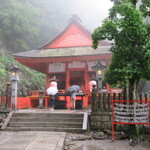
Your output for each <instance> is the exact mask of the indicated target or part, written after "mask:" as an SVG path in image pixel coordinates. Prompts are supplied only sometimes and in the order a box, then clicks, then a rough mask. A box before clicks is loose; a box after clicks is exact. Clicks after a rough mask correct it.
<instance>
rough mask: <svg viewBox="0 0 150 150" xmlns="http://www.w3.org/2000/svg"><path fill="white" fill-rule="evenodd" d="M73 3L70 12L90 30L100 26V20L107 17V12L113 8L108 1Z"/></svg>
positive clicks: (96, 0)
mask: <svg viewBox="0 0 150 150" xmlns="http://www.w3.org/2000/svg"><path fill="white" fill-rule="evenodd" d="M74 3H75V5H74V7H73V8H72V10H73V11H74V13H75V14H78V16H79V17H80V19H81V20H82V24H83V25H85V26H86V27H87V28H89V29H90V30H93V29H94V28H96V27H98V26H100V25H101V24H102V20H104V19H105V18H106V17H107V16H108V10H109V9H110V8H111V7H112V6H113V3H112V2H111V1H110V0H75V1H74Z"/></svg>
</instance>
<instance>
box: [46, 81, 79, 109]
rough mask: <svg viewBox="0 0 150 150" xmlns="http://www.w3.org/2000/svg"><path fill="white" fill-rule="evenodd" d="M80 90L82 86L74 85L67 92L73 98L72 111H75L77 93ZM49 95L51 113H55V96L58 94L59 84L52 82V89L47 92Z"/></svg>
mask: <svg viewBox="0 0 150 150" xmlns="http://www.w3.org/2000/svg"><path fill="white" fill-rule="evenodd" d="M79 90H80V86H78V85H72V86H70V87H69V88H68V89H67V90H66V92H67V94H68V95H69V96H70V98H71V108H70V109H71V110H74V109H75V107H76V106H75V104H76V93H77V92H78V91H79ZM46 91H47V94H48V95H49V107H50V110H51V111H54V107H55V95H56V93H57V92H58V89H57V82H55V81H52V82H50V87H49V88H48V89H47V90H46Z"/></svg>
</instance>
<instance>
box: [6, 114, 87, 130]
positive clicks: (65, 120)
mask: <svg viewBox="0 0 150 150" xmlns="http://www.w3.org/2000/svg"><path fill="white" fill-rule="evenodd" d="M87 124H88V114H87V113H80V114H77V113H17V112H14V113H13V115H12V116H11V119H10V121H9V122H8V124H7V126H6V128H5V130H6V131H57V132H70V133H81V132H85V131H86V130H87Z"/></svg>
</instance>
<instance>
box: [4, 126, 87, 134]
mask: <svg viewBox="0 0 150 150" xmlns="http://www.w3.org/2000/svg"><path fill="white" fill-rule="evenodd" d="M6 130H7V131H13V132H17V131H53V132H54V131H55V132H70V133H83V132H84V131H83V130H82V129H81V128H60V127H43V128H42V127H7V128H6Z"/></svg>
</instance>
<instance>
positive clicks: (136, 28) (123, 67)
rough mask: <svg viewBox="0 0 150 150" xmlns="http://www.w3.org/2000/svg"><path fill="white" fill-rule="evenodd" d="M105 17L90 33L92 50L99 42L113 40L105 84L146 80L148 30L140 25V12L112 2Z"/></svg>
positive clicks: (124, 4) (147, 77)
mask: <svg viewBox="0 0 150 150" xmlns="http://www.w3.org/2000/svg"><path fill="white" fill-rule="evenodd" d="M116 2H118V3H116V5H114V6H113V8H112V9H111V10H110V14H109V17H108V18H107V19H105V20H104V22H103V24H102V26H101V27H98V28H97V29H95V31H94V33H93V34H92V39H93V48H97V46H98V42H99V41H100V40H104V39H108V40H113V41H114V43H115V44H114V45H113V46H112V48H111V49H110V51H111V52H112V54H113V56H112V62H111V64H110V66H109V68H108V69H107V71H106V74H105V77H104V78H105V79H104V80H105V81H106V82H107V83H109V84H111V85H115V86H116V85H124V86H126V85H127V83H134V82H135V81H136V82H137V83H138V81H139V80H140V79H141V78H145V79H148V80H150V76H149V74H150V63H149V61H150V59H149V41H150V36H149V28H150V25H145V24H143V18H142V16H141V13H140V12H139V11H138V10H136V9H135V6H134V5H133V4H132V3H130V2H128V0H124V1H121V0H120V1H116Z"/></svg>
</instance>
